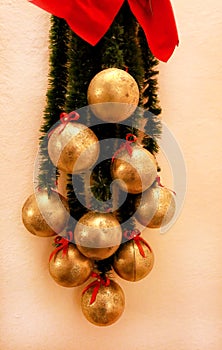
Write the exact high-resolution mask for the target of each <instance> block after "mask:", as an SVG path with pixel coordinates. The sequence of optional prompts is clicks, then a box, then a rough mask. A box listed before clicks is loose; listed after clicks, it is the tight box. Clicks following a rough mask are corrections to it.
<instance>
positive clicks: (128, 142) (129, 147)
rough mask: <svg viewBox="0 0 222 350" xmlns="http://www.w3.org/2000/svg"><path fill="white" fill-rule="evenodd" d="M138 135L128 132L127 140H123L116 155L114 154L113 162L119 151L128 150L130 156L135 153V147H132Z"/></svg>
mask: <svg viewBox="0 0 222 350" xmlns="http://www.w3.org/2000/svg"><path fill="white" fill-rule="evenodd" d="M136 140H137V137H136V136H135V135H133V134H127V135H126V142H123V143H122V144H121V145H120V147H119V149H118V150H117V151H116V152H115V153H114V155H113V156H112V162H114V159H115V158H116V157H117V155H118V154H119V153H121V152H122V151H123V150H125V149H126V150H127V152H128V153H129V155H130V157H131V156H132V153H133V149H132V145H131V144H132V143H134V142H136Z"/></svg>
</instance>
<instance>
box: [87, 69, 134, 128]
mask: <svg viewBox="0 0 222 350" xmlns="http://www.w3.org/2000/svg"><path fill="white" fill-rule="evenodd" d="M87 98H88V103H89V104H90V105H91V106H90V107H91V109H92V111H93V113H94V114H95V115H96V116H97V117H98V118H99V119H101V120H104V121H107V122H115V123H117V122H120V121H122V120H124V119H126V118H128V117H129V116H130V115H131V114H132V113H133V112H134V110H135V109H136V107H137V105H138V102H139V88H138V85H137V83H136V81H135V80H134V78H133V77H132V76H131V75H130V74H129V73H127V72H126V71H124V70H122V69H117V68H108V69H104V70H102V71H101V72H99V73H98V74H97V75H96V76H95V77H94V78H93V79H92V80H91V82H90V84H89V88H88V93H87ZM107 102H110V103H109V104H107Z"/></svg>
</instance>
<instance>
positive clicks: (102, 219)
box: [22, 68, 175, 326]
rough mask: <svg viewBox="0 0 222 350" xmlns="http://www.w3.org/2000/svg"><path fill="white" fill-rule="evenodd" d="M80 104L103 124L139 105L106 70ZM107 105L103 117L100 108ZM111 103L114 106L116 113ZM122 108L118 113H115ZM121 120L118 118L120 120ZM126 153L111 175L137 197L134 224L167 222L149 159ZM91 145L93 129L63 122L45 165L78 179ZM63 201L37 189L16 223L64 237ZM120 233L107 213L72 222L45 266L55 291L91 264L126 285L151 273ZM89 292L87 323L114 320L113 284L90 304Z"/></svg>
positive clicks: (135, 147) (119, 307) (148, 257)
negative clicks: (107, 262) (101, 264)
mask: <svg viewBox="0 0 222 350" xmlns="http://www.w3.org/2000/svg"><path fill="white" fill-rule="evenodd" d="M88 101H89V104H90V105H92V110H93V113H94V114H95V115H96V116H97V117H98V118H100V119H102V120H104V121H109V122H110V121H111V122H120V121H121V120H123V119H126V118H128V117H129V116H130V115H131V114H132V113H133V111H134V110H135V109H136V107H137V104H138V101H139V89H138V86H137V83H136V82H135V80H134V79H133V77H132V76H131V75H129V74H128V73H127V72H125V71H123V70H120V69H116V68H109V69H106V70H103V71H101V72H100V73H98V74H97V75H96V76H95V77H94V78H93V79H92V81H91V83H90V85H89V88H88ZM106 102H108V103H109V102H112V103H113V107H112V108H109V109H108V110H109V111H110V112H111V115H109V114H107V110H106V109H104V103H106ZM115 103H118V106H117V107H116V105H115ZM121 103H122V107H121V108H122V110H121V113H119V112H120V111H119V110H118V108H119V104H121ZM120 115H121V118H120ZM131 147H132V154H131V155H130V154H129V152H127V150H126V149H123V150H122V151H121V152H120V153H119V154H118V157H116V158H115V159H114V161H113V163H112V168H111V174H112V177H113V179H115V180H118V181H119V186H120V188H121V189H122V190H123V191H127V192H129V193H132V194H140V193H141V192H142V193H143V195H142V197H141V199H138V203H136V206H137V210H136V213H135V216H136V219H137V220H138V222H140V223H141V224H142V225H144V226H147V227H153V228H158V227H161V225H162V224H167V223H168V222H169V221H170V220H171V219H172V217H173V215H174V212H175V200H174V196H173V195H172V192H171V191H169V190H168V189H166V188H164V187H160V186H159V185H158V184H156V182H155V179H156V177H157V170H156V162H155V159H154V157H153V155H152V154H151V153H150V152H148V151H147V150H145V149H144V148H143V147H142V146H141V145H139V144H137V143H136V142H135V143H132V144H131ZM99 152H100V148H99V141H98V139H97V137H96V135H95V134H94V133H93V131H92V130H91V129H89V128H87V127H86V126H85V125H83V124H81V123H78V122H73V121H71V122H68V123H67V124H66V126H65V127H64V128H63V130H62V131H61V130H60V129H59V128H56V129H55V130H54V131H53V132H52V133H51V136H50V137H49V142H48V153H49V157H50V159H51V161H52V162H53V164H54V165H55V166H56V167H57V168H58V169H59V170H61V171H63V172H65V173H81V172H84V171H85V170H88V169H89V168H91V167H92V166H93V165H94V164H95V162H96V161H97V159H98V156H99ZM69 215H70V214H69V206H68V203H67V200H66V199H65V198H64V197H63V196H61V195H60V194H58V193H57V192H56V191H51V190H50V191H48V190H45V189H39V190H37V191H36V193H34V194H32V195H31V196H30V197H29V198H28V199H27V200H26V202H25V204H24V206H23V209H22V218H23V223H24V225H25V227H26V228H27V230H28V231H30V232H31V233H32V234H34V235H36V236H40V237H50V236H54V235H58V234H59V235H61V236H64V235H65V232H66V227H67V225H68V220H69ZM122 238H123V232H122V228H121V225H120V223H119V221H118V220H117V218H116V217H115V215H114V214H113V213H99V212H93V211H91V212H90V211H89V212H88V213H86V214H85V215H83V216H82V218H80V220H79V221H78V222H77V224H76V227H75V230H74V242H75V244H74V242H69V243H68V245H67V251H66V254H64V251H63V249H61V250H59V251H58V252H56V254H55V256H53V258H52V259H51V260H50V262H49V272H50V275H51V276H52V278H53V279H54V280H55V281H56V282H57V283H58V284H59V285H61V286H64V287H76V286H80V285H82V284H83V283H85V282H86V281H87V280H88V279H89V278H90V276H91V274H92V271H93V268H94V261H99V260H104V259H106V258H109V257H110V256H114V259H113V261H114V262H113V269H114V271H115V272H116V273H117V275H119V276H120V277H121V278H123V279H125V280H127V281H138V280H140V279H142V278H144V277H145V276H147V274H148V273H149V272H150V271H151V269H152V267H153V262H154V256H153V252H152V250H151V249H150V248H149V249H148V248H147V245H146V244H144V242H143V241H141V242H140V243H139V244H140V248H141V249H143V252H144V256H142V255H141V252H140V249H139V246H138V244H137V243H136V241H135V240H134V239H130V240H129V241H127V242H126V243H124V244H121V242H122ZM92 293H94V287H93V286H92V287H90V288H88V289H87V291H86V292H85V293H84V294H83V295H82V301H81V305H82V311H83V314H84V315H85V317H86V318H87V319H88V320H89V321H90V322H92V323H93V324H95V325H99V326H104V325H110V324H112V323H113V322H115V321H116V320H117V319H118V318H119V317H120V316H121V314H122V312H123V310H124V305H125V301H124V293H123V291H122V289H121V287H120V286H119V285H118V284H117V283H116V282H114V281H112V280H111V281H110V284H109V285H108V286H105V285H103V284H101V285H100V287H99V288H98V291H97V296H96V299H95V301H94V302H93V303H90V298H91V296H92Z"/></svg>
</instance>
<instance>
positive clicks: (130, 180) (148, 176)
mask: <svg viewBox="0 0 222 350" xmlns="http://www.w3.org/2000/svg"><path fill="white" fill-rule="evenodd" d="M130 138H132V139H131V140H130ZM111 172H112V177H113V179H115V180H120V181H119V182H118V184H119V186H120V187H121V189H122V190H124V191H127V192H130V193H133V194H136V193H140V192H142V191H145V190H146V189H147V188H148V187H150V186H151V185H152V183H153V182H154V180H155V178H156V176H157V169H156V161H155V159H154V157H153V155H152V154H151V153H150V152H148V151H147V150H146V149H144V148H143V147H141V146H140V145H138V144H136V137H135V136H134V135H131V134H128V135H127V136H126V142H125V143H123V144H122V145H121V147H120V149H119V150H118V151H117V152H116V153H115V154H114V156H113V162H112V168H111Z"/></svg>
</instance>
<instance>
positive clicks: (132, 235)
mask: <svg viewBox="0 0 222 350" xmlns="http://www.w3.org/2000/svg"><path fill="white" fill-rule="evenodd" d="M123 235H124V237H125V238H127V239H128V240H131V239H133V240H134V242H135V243H136V245H137V247H138V249H139V252H140V255H142V257H143V258H145V257H146V255H145V252H144V250H143V247H142V245H141V242H143V243H144V244H145V246H146V247H147V248H148V249H149V251H150V252H152V249H151V248H150V246H149V244H148V243H147V242H146V241H145V239H143V238H142V237H140V235H141V232H140V231H139V230H132V231H125V232H124V233H123Z"/></svg>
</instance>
